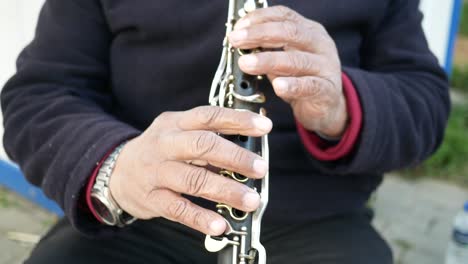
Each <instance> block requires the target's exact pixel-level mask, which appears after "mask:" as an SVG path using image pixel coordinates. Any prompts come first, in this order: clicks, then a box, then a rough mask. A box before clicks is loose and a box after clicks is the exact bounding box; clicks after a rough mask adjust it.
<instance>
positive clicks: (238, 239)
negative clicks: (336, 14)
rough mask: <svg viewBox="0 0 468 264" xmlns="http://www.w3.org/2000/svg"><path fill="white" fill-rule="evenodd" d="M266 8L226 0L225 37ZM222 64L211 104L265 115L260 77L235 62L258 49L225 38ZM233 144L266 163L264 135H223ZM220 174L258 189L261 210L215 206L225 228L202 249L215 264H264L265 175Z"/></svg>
mask: <svg viewBox="0 0 468 264" xmlns="http://www.w3.org/2000/svg"><path fill="white" fill-rule="evenodd" d="M265 7H267V1H266V0H229V12H228V21H227V23H226V27H227V31H226V36H227V35H228V34H229V33H230V32H232V30H233V27H234V25H235V23H236V22H237V21H238V20H239V19H240V18H242V17H243V16H245V15H246V14H248V13H249V12H252V11H254V10H256V9H258V8H265ZM223 46H224V47H223V53H222V56H221V62H220V65H219V67H218V70H217V72H216V75H215V78H214V80H213V84H212V87H211V92H210V99H209V101H210V104H211V105H213V106H219V107H226V108H232V109H235V110H238V111H252V112H255V113H259V114H262V115H266V111H265V110H264V108H263V107H262V106H263V104H264V103H265V101H266V98H265V96H264V94H263V92H262V80H263V77H262V76H252V75H248V74H245V73H244V72H242V71H241V70H240V68H239V66H238V63H237V62H238V60H239V58H240V57H241V56H242V55H245V54H248V53H253V52H257V50H240V49H236V48H234V47H232V46H231V45H230V43H229V42H228V40H227V37H226V38H225V39H224V44H223ZM224 137H225V138H226V139H228V140H230V141H232V142H234V143H235V144H237V145H239V146H241V147H243V148H246V149H248V150H250V151H252V152H254V153H257V154H258V155H260V156H262V157H263V158H264V159H266V160H267V161H268V139H267V136H264V137H260V138H256V137H247V136H240V135H237V136H224ZM219 173H220V174H221V175H223V176H225V177H228V178H230V179H232V180H235V181H238V182H240V183H243V184H245V185H247V186H249V187H250V188H252V189H255V190H257V192H259V194H260V198H261V203H260V208H259V209H258V210H257V211H255V212H252V213H246V212H243V211H240V210H238V209H235V208H232V207H231V206H229V205H226V204H218V205H217V206H216V210H217V212H218V213H219V214H221V215H222V216H223V217H224V219H225V221H226V223H227V227H228V228H227V229H226V231H225V233H224V235H223V236H220V237H211V236H207V237H206V240H205V247H206V249H207V250H208V251H210V252H217V253H218V264H257V263H258V264H265V263H266V252H265V249H264V247H263V246H262V244H261V243H260V228H261V219H262V216H263V213H264V211H265V209H266V206H267V203H268V175H267V176H266V177H265V178H264V179H262V180H252V179H249V178H247V177H245V176H243V175H240V174H238V173H235V172H232V171H228V170H223V169H222V170H220V172H219Z"/></svg>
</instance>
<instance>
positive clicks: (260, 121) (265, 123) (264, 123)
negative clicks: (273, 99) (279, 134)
mask: <svg viewBox="0 0 468 264" xmlns="http://www.w3.org/2000/svg"><path fill="white" fill-rule="evenodd" d="M254 124H255V127H256V128H257V129H260V130H262V131H265V132H267V131H270V130H271V128H272V127H273V123H272V122H271V120H270V119H269V118H266V117H255V118H254Z"/></svg>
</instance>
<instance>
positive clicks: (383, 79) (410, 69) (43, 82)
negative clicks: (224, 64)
mask: <svg viewBox="0 0 468 264" xmlns="http://www.w3.org/2000/svg"><path fill="white" fill-rule="evenodd" d="M227 4H228V1H226V0H220V1H213V0H197V1H193V0H177V1H174V0H166V1H159V0H138V1H129V0H68V1H63V0H48V1H47V2H46V4H45V7H44V9H43V10H42V13H41V16H40V20H39V25H38V29H37V34H36V37H35V39H34V41H33V42H32V43H31V44H30V45H29V46H28V47H27V48H26V49H25V50H24V51H23V52H22V54H21V55H20V57H19V59H18V72H17V74H16V75H15V76H14V77H13V78H12V79H11V80H10V81H9V82H8V83H7V84H6V86H5V87H4V90H3V92H2V96H1V103H2V108H3V111H4V112H3V113H4V122H5V136H4V145H5V148H6V151H7V153H8V154H9V155H10V157H11V158H12V159H13V160H14V161H16V162H18V163H19V164H20V166H21V168H22V170H23V172H24V174H25V175H26V177H27V178H28V179H29V180H30V181H31V182H32V183H33V184H36V185H38V186H41V187H42V189H43V190H44V191H45V193H46V194H47V195H48V196H49V197H51V198H52V199H54V200H55V201H57V202H58V204H59V205H60V206H61V207H62V208H64V210H65V213H66V214H67V216H68V217H70V219H71V221H72V223H73V224H74V225H75V226H76V227H78V228H79V229H80V230H81V231H85V232H96V231H98V230H102V229H100V228H98V225H97V224H96V221H94V220H93V219H91V218H89V217H88V215H87V214H84V213H82V212H81V211H80V209H79V204H80V195H81V194H82V193H83V187H84V186H85V184H86V182H87V181H88V178H89V176H90V175H91V172H92V170H93V168H94V167H95V166H96V163H97V162H98V161H100V160H101V159H102V158H103V156H104V155H105V153H106V152H108V151H109V150H110V149H111V148H112V147H114V146H116V145H118V144H119V143H120V142H122V141H123V140H125V139H127V138H131V137H134V136H136V135H138V134H139V133H140V132H141V131H142V130H144V129H145V128H146V127H148V125H149V124H150V123H151V122H152V120H153V119H154V118H155V117H157V116H158V115H159V114H160V113H162V112H164V111H169V110H170V111H179V110H186V109H190V108H193V107H196V106H199V105H205V104H207V98H208V92H209V87H210V83H211V80H212V77H213V74H214V72H215V70H216V67H217V63H218V61H219V56H220V52H221V43H222V39H223V37H224V32H225V27H224V23H225V19H226V13H227ZM272 4H283V5H287V6H289V7H291V8H293V9H295V10H297V11H298V12H299V13H301V14H303V15H304V16H306V17H308V18H310V19H313V20H316V21H318V22H320V23H322V24H323V25H324V26H325V27H326V29H327V30H328V31H329V33H330V34H331V36H332V37H333V39H334V40H335V41H336V44H337V46H338V49H339V53H340V56H341V60H342V64H343V65H344V66H343V71H344V72H345V73H346V74H347V75H348V76H349V77H350V78H351V80H352V81H353V83H354V85H355V87H356V90H357V92H358V94H359V97H360V100H361V105H362V108H363V115H364V116H363V127H362V131H361V135H360V137H359V139H358V142H357V143H356V146H355V148H354V150H353V152H352V153H351V154H350V155H349V156H347V157H346V158H343V159H341V160H338V161H333V162H321V161H318V160H316V159H314V157H312V156H311V155H310V154H308V153H307V152H306V151H305V150H304V146H303V145H302V143H301V141H300V138H299V136H298V134H297V131H296V129H295V123H294V117H293V114H292V111H291V109H290V107H289V106H288V105H287V104H286V103H284V102H282V101H281V100H280V99H279V98H277V97H276V96H274V95H273V92H272V90H270V92H269V94H267V96H268V98H269V101H268V105H267V106H266V107H267V109H268V110H269V116H270V117H271V118H272V120H273V121H274V129H273V132H272V133H271V137H270V140H271V143H270V146H271V165H270V167H271V195H270V197H271V200H270V204H269V208H268V211H267V215H266V216H265V222H297V221H302V220H304V219H311V218H321V217H325V216H329V215H332V214H339V213H343V212H347V211H351V210H355V209H358V208H361V207H363V205H364V204H365V202H366V200H367V199H368V197H369V195H370V194H371V193H372V192H373V191H374V190H375V189H376V187H377V186H378V185H379V183H380V182H381V180H382V176H381V175H382V174H383V173H384V172H387V171H390V170H394V169H398V168H402V167H405V166H408V165H412V164H416V163H418V162H420V161H422V160H423V159H425V158H427V157H428V156H429V155H430V154H431V153H433V152H434V151H435V149H436V148H437V146H438V145H439V144H440V142H441V141H442V138H443V131H444V128H445V124H446V120H447V116H448V113H449V108H450V103H449V96H448V85H447V81H446V77H445V75H444V72H443V71H442V70H441V68H440V67H439V66H438V63H437V61H436V59H435V57H434V56H433V55H432V54H431V52H430V51H429V49H428V46H427V43H426V40H425V37H424V34H423V31H422V29H421V18H422V16H421V14H420V13H419V12H418V4H419V1H417V0H314V1H310V0H295V1H293V0H290V1H288V0H282V1H280V0H277V1H272ZM155 147H157V146H155Z"/></svg>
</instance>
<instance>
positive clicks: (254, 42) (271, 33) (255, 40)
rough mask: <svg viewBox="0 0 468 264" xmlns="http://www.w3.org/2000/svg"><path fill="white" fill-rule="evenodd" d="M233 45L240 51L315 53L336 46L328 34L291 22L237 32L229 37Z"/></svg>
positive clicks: (261, 25)
mask: <svg viewBox="0 0 468 264" xmlns="http://www.w3.org/2000/svg"><path fill="white" fill-rule="evenodd" d="M229 41H230V42H231V44H232V45H233V46H234V47H236V48H240V49H254V48H258V47H261V48H284V49H285V50H289V49H298V50H302V51H309V52H314V53H327V52H328V51H331V50H332V49H331V48H332V47H334V44H333V42H332V40H330V37H329V36H328V34H326V32H322V31H317V30H314V29H311V28H307V27H305V24H303V23H294V22H291V21H289V20H286V21H281V22H268V23H263V24H256V25H252V26H250V27H247V28H243V29H240V30H235V31H233V32H232V33H231V34H230V35H229Z"/></svg>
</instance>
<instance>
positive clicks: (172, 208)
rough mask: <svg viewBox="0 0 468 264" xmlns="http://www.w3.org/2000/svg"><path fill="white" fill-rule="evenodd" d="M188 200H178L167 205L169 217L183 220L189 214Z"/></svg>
mask: <svg viewBox="0 0 468 264" xmlns="http://www.w3.org/2000/svg"><path fill="white" fill-rule="evenodd" d="M188 207H189V205H188V201H184V200H177V201H174V202H172V203H170V204H169V206H168V207H167V211H168V216H169V218H172V219H176V220H183V219H185V217H186V215H187V210H188Z"/></svg>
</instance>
